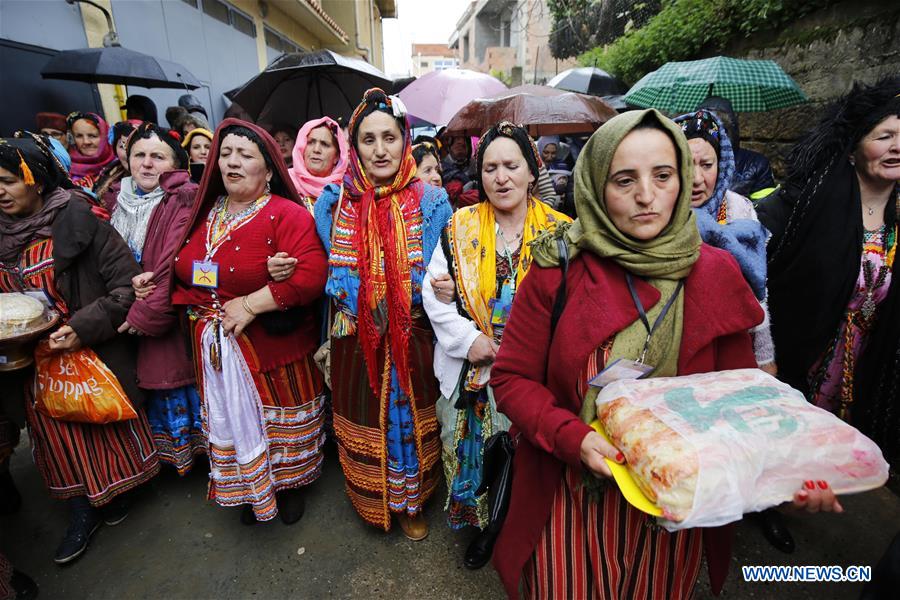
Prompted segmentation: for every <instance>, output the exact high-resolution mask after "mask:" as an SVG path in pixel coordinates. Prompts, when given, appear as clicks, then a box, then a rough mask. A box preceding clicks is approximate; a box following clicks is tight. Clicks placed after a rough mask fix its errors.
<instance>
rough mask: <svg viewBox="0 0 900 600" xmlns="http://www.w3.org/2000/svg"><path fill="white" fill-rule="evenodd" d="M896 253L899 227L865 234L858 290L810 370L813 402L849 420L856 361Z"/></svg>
mask: <svg viewBox="0 0 900 600" xmlns="http://www.w3.org/2000/svg"><path fill="white" fill-rule="evenodd" d="M896 252H897V227H896V226H895V227H894V229H893V231H886V229H885V227H884V225H882V226H881V228H880V229H878V230H876V231H865V233H864V242H863V251H862V258H861V260H860V270H859V276H858V277H857V279H856V287H855V288H854V292H853V296H852V297H851V298H850V303H849V304H848V305H847V311H846V314H845V315H844V319H843V321H842V322H841V325H840V327H839V328H838V332H837V335H836V336H835V337H834V339H833V340H832V342H831V345H830V346H829V348H828V350H827V351H826V352H825V353H824V354H823V355H822V358H820V359H819V361H818V362H817V363H816V364H815V365H813V368H812V369H811V370H810V391H811V396H812V401H813V402H814V403H815V404H816V406H819V407H820V408H824V409H826V410H830V411H831V412H834V413H837V414H838V416H840V417H841V418H842V419H845V420H846V419H848V417H849V416H850V412H851V410H852V404H853V400H854V398H853V394H854V392H853V376H854V370H855V366H856V361H857V359H858V358H859V356H860V355H861V354H862V352H863V350H864V349H865V347H866V341H867V339H868V337H869V334H870V332H871V330H872V327H873V325H874V324H875V323H876V322H877V320H878V306H879V305H880V304H881V303H882V302H883V301H884V299H885V298H886V297H887V294H888V289H889V288H890V286H891V268H892V267H893V264H894V258H895V256H896Z"/></svg>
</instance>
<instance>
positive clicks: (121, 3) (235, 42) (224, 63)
mask: <svg viewBox="0 0 900 600" xmlns="http://www.w3.org/2000/svg"><path fill="white" fill-rule="evenodd" d="M95 1H96V2H97V3H98V4H100V5H101V6H103V7H104V8H106V10H107V11H109V12H110V14H111V16H112V19H113V23H114V26H115V28H116V30H117V32H118V35H119V41H120V43H121V44H122V46H124V47H126V48H129V49H131V50H136V51H138V52H144V53H146V54H150V55H153V56H157V57H159V58H163V59H166V60H171V61H174V62H177V63H180V64H182V65H184V66H185V67H186V68H187V69H188V70H189V71H190V72H191V73H193V74H194V76H196V77H197V79H199V80H200V81H201V83H203V84H204V86H205V87H203V88H200V89H198V90H194V91H192V92H191V93H192V94H194V95H195V96H196V97H197V98H199V99H200V101H201V102H202V103H203V104H204V106H205V108H206V110H207V112H208V113H209V116H210V119H211V120H212V121H213V122H216V121H218V120H220V119H221V118H222V115H223V114H224V112H225V110H226V109H227V108H228V105H229V102H228V100H227V99H226V98H225V96H224V93H225V92H227V91H229V90H232V89H234V88H236V87H238V86H240V85H242V84H243V83H245V82H246V81H247V80H249V79H250V78H251V77H253V76H254V75H256V74H257V73H259V72H260V71H261V70H263V69H265V67H266V66H267V65H268V64H269V63H270V62H272V60H274V59H275V58H277V57H278V56H280V55H281V54H283V53H286V52H297V51H309V50H317V49H321V48H327V49H330V50H334V51H335V52H338V53H339V54H343V55H346V56H352V57H356V58H362V59H364V60H367V61H368V62H370V63H371V64H373V65H374V66H376V67H378V68H379V69H381V68H383V66H384V51H383V36H382V26H381V19H382V18H388V17H394V16H396V13H397V8H396V2H395V0H227V1H226V0H95ZM107 30H108V28H107V23H106V19H105V17H104V16H103V14H102V12H101V11H99V10H97V9H96V8H94V7H92V6H89V5H86V4H79V3H77V2H76V3H75V4H74V5H70V4H67V3H66V2H65V0H0V65H8V64H9V65H16V64H25V63H26V62H27V64H28V65H29V68H28V69H18V68H13V69H3V70H2V71H0V83H2V84H3V85H6V84H11V85H15V86H17V87H20V88H26V89H27V90H28V93H29V99H28V103H27V106H26V107H25V108H26V109H27V113H29V114H27V115H25V114H22V115H19V114H16V115H5V116H3V117H2V121H0V131H2V132H3V133H4V134H8V133H9V132H10V131H11V130H12V129H15V128H20V127H23V128H24V127H33V123H32V122H31V119H32V118H33V115H34V113H37V112H40V111H46V110H51V111H55V112H63V113H65V112H69V111H71V110H100V111H102V112H103V113H104V115H105V117H106V118H107V119H108V120H109V121H110V122H115V121H118V120H121V118H122V113H121V111H120V110H119V106H120V105H121V104H122V103H123V102H124V99H125V97H127V95H129V94H143V95H146V96H149V97H150V98H152V99H153V101H154V102H155V103H156V105H157V108H158V110H159V116H160V118H162V117H163V113H164V112H165V108H166V107H167V106H172V105H175V104H176V103H177V99H178V97H179V96H180V95H181V94H184V93H185V91H184V90H168V89H145V88H140V87H136V86H128V87H127V89H126V88H125V87H124V86H111V85H98V86H88V85H87V84H79V83H74V82H60V81H56V82H53V81H51V80H42V79H41V78H40V74H39V71H40V68H41V66H42V64H40V63H42V62H46V60H47V59H48V58H49V56H51V55H52V54H54V53H55V52H56V51H60V50H71V49H76V48H86V47H100V46H102V45H103V36H104V35H105V34H106V33H107ZM25 59H28V60H27V61H26V60H25ZM23 61H25V62H23ZM35 67H36V68H35ZM73 86H74V87H73ZM79 86H80V87H79ZM73 90H75V91H77V93H75V91H73ZM88 100H93V101H94V102H93V103H91V102H89V101H88ZM73 102H78V104H77V105H73V104H72V103H73ZM85 104H90V106H85ZM18 112H22V111H18Z"/></svg>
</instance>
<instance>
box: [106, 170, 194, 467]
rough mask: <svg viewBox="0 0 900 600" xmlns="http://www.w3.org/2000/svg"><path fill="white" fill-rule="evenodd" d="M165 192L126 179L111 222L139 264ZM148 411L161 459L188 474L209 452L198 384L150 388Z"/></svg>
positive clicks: (123, 181) (154, 440)
mask: <svg viewBox="0 0 900 600" xmlns="http://www.w3.org/2000/svg"><path fill="white" fill-rule="evenodd" d="M165 194H166V191H165V190H164V189H163V188H161V187H157V188H156V189H155V190H153V191H151V192H144V191H142V190H141V189H140V188H139V187H138V186H137V184H136V183H135V182H134V180H133V179H132V178H131V177H125V178H123V179H122V184H121V189H120V191H119V195H118V198H117V202H116V205H115V209H114V210H113V212H112V216H111V218H110V225H112V226H113V228H114V229H115V230H116V231H117V232H119V235H121V236H122V239H124V240H125V243H126V244H128V248H129V249H130V250H131V252H132V254H134V259H135V260H136V261H137V262H138V263H141V264H143V262H142V260H141V259H142V256H143V253H144V244H145V243H146V241H147V233H148V229H149V225H150V221H151V217H152V216H153V213H154V211H155V210H156V208H157V207H158V206H159V204H160V202H162V200H163V197H164V196H165ZM144 270H145V271H148V270H151V269H147V268H144ZM145 411H146V413H147V419H148V421H149V423H150V430H151V431H152V432H153V442H154V444H155V445H156V448H157V451H158V453H159V460H160V461H161V462H163V463H166V464H169V465H172V466H173V467H175V469H176V470H177V471H178V474H179V475H185V474H186V473H187V472H188V471H190V470H191V467H192V466H193V464H194V456H196V455H200V454H205V453H206V440H205V438H204V437H203V430H202V425H201V419H200V397H199V395H198V394H197V388H196V386H194V385H186V386H181V387H177V388H172V389H167V390H157V389H154V390H147V402H146V405H145Z"/></svg>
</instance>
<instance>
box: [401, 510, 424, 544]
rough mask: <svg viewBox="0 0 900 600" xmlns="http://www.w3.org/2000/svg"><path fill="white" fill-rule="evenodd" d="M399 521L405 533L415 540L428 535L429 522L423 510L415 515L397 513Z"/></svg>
mask: <svg viewBox="0 0 900 600" xmlns="http://www.w3.org/2000/svg"><path fill="white" fill-rule="evenodd" d="M397 522H398V523H400V529H402V530H403V534H404V535H405V536H406V537H407V538H409V539H411V540H412V541H414V542H418V541H421V540H424V539H425V538H427V537H428V523H427V522H426V521H425V515H423V514H422V513H421V512H420V513H419V514H417V515H416V516H414V517H410V516H409V515H408V514H406V513H397Z"/></svg>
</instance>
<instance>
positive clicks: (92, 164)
mask: <svg viewBox="0 0 900 600" xmlns="http://www.w3.org/2000/svg"><path fill="white" fill-rule="evenodd" d="M80 119H85V120H88V121H91V122H92V123H93V124H94V126H96V127H97V129H99V130H100V140H99V143H98V145H97V154H95V155H94V156H85V155H83V154H82V153H81V152H79V151H78V147H77V146H75V144H72V145H71V146H70V147H69V156H70V157H71V158H72V168H71V169H70V170H69V173H70V174H71V175H72V181H75V182H76V183H77V181H78V180H80V179H84V178H89V177H93V176H96V175H99V174H100V171H102V170H103V167H105V166H106V165H108V164H109V163H111V162H112V161H114V160H116V159H117V158H118V157H117V156H116V152H115V150H113V148H112V146H110V145H109V125H108V124H107V123H106V121H104V120H103V117H101V116H100V115H98V114H96V113H72V114H70V115H69V117H68V124H69V131H70V132H71V131H72V125H73V124H74V123H75V121H78V120H80Z"/></svg>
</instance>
